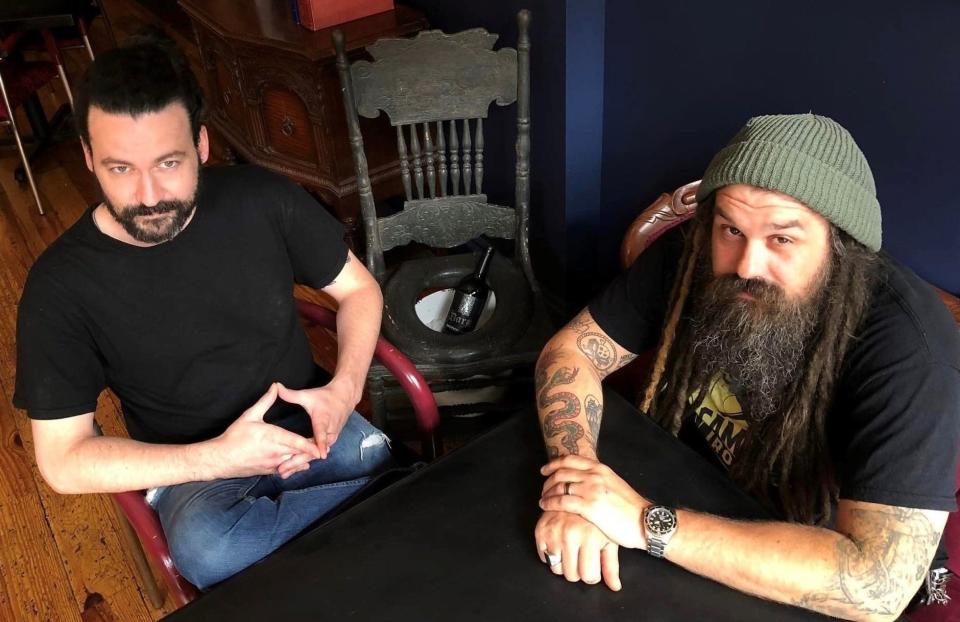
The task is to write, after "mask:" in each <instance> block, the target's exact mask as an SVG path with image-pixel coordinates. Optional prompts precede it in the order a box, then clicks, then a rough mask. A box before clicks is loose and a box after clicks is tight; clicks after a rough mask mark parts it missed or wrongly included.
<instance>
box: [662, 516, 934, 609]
mask: <svg viewBox="0 0 960 622" xmlns="http://www.w3.org/2000/svg"><path fill="white" fill-rule="evenodd" d="M901 510H902V509H901ZM901 514H910V515H909V516H906V515H903V516H900V515H897V516H893V515H892V514H888V513H886V512H885V511H877V512H875V513H873V515H872V516H867V515H864V516H863V517H862V519H863V520H865V521H873V522H874V524H873V525H872V526H871V525H864V529H865V530H867V531H868V532H869V531H870V530H871V529H872V530H873V532H875V533H877V534H878V536H879V534H886V535H884V536H880V537H875V538H866V539H864V540H861V541H857V540H854V539H852V538H850V537H848V536H846V535H844V534H841V533H838V532H836V531H832V530H829V529H824V528H818V527H809V526H803V525H794V524H788V523H775V522H741V521H733V520H727V519H723V518H719V517H715V516H710V515H706V514H699V513H695V512H689V511H684V510H680V511H678V524H679V525H680V527H679V529H678V530H677V533H676V535H675V536H674V537H673V539H672V540H671V541H670V543H669V545H668V546H667V553H666V554H667V558H668V559H669V560H670V561H672V562H674V563H676V564H677V565H679V566H682V567H683V568H686V569H687V570H689V571H691V572H695V573H697V574H700V575H703V576H706V577H709V578H711V579H714V580H716V581H719V582H721V583H724V584H726V585H729V586H731V587H733V588H736V589H738V590H741V591H743V592H747V593H750V594H753V595H755V596H760V597H762V598H767V599H770V600H775V601H778V602H782V603H788V604H792V605H797V606H801V607H804V608H807V609H812V610H814V611H819V612H821V613H826V614H828V615H832V616H836V617H840V618H845V619H851V620H893V619H895V618H896V617H897V616H898V615H899V614H900V612H901V611H902V609H903V607H904V606H905V605H906V603H907V602H909V599H910V597H911V596H912V595H913V594H914V593H915V592H916V590H917V589H918V587H919V585H920V581H921V579H922V573H923V572H924V571H925V570H926V569H927V565H928V564H929V562H930V556H931V555H932V551H931V550H930V546H931V543H932V544H933V546H934V547H935V546H936V542H937V541H938V540H939V532H938V531H937V529H936V528H935V526H933V525H932V524H931V523H930V521H929V520H927V518H926V516H925V515H924V514H923V513H922V512H921V511H919V510H912V511H911V510H903V511H902V512H901Z"/></svg>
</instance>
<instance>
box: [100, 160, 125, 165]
mask: <svg viewBox="0 0 960 622" xmlns="http://www.w3.org/2000/svg"><path fill="white" fill-rule="evenodd" d="M100 164H103V165H104V166H110V165H111V164H113V165H117V164H120V165H123V166H130V163H129V162H127V161H126V160H118V159H117V158H104V159H102V160H100Z"/></svg>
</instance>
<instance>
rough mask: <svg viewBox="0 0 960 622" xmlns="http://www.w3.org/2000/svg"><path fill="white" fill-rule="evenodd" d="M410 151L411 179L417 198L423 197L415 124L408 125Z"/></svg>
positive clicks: (420, 163)
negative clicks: (411, 162) (414, 184)
mask: <svg viewBox="0 0 960 622" xmlns="http://www.w3.org/2000/svg"><path fill="white" fill-rule="evenodd" d="M410 152H411V153H412V154H413V179H414V180H415V181H416V183H417V198H418V199H422V198H424V195H423V165H422V162H421V160H420V138H419V137H418V136H417V125H416V123H412V124H411V125H410Z"/></svg>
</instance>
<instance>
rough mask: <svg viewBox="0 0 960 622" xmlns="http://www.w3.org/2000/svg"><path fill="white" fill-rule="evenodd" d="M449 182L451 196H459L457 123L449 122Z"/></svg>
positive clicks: (452, 120)
mask: <svg viewBox="0 0 960 622" xmlns="http://www.w3.org/2000/svg"><path fill="white" fill-rule="evenodd" d="M450 181H451V184H450V185H451V186H453V191H452V192H451V193H450V194H451V195H453V196H457V195H458V194H460V141H459V140H458V139H457V121H456V119H451V120H450Z"/></svg>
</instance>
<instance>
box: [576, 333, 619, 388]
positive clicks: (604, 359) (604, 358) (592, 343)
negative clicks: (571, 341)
mask: <svg viewBox="0 0 960 622" xmlns="http://www.w3.org/2000/svg"><path fill="white" fill-rule="evenodd" d="M577 348H579V350H580V351H581V352H583V354H584V356H586V357H587V359H589V360H590V363H591V364H593V366H594V367H595V368H596V369H597V371H598V372H599V373H600V375H601V377H602V376H605V375H606V374H607V373H609V372H610V371H612V370H613V367H614V365H616V362H617V350H616V348H615V346H614V345H613V341H611V340H610V339H608V338H607V337H604V336H603V335H602V334H601V333H593V332H591V333H584V334H582V335H580V336H579V337H577Z"/></svg>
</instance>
